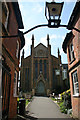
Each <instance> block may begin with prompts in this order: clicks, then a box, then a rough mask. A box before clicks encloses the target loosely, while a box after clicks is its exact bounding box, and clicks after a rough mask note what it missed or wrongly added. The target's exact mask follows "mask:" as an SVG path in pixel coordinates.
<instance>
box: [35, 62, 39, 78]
mask: <svg viewBox="0 0 80 120" xmlns="http://www.w3.org/2000/svg"><path fill="white" fill-rule="evenodd" d="M35 77H36V79H37V78H38V61H37V60H35Z"/></svg>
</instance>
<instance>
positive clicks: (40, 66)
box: [40, 60, 42, 73]
mask: <svg viewBox="0 0 80 120" xmlns="http://www.w3.org/2000/svg"><path fill="white" fill-rule="evenodd" d="M40 73H42V60H40Z"/></svg>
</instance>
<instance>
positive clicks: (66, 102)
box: [59, 89, 71, 113]
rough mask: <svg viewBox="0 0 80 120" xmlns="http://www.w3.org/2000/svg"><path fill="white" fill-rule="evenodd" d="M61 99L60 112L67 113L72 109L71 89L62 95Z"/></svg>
mask: <svg viewBox="0 0 80 120" xmlns="http://www.w3.org/2000/svg"><path fill="white" fill-rule="evenodd" d="M60 95H61V99H60V103H59V106H60V110H61V112H64V113H67V110H68V109H71V92H70V89H69V90H67V91H65V92H63V93H61V94H60Z"/></svg>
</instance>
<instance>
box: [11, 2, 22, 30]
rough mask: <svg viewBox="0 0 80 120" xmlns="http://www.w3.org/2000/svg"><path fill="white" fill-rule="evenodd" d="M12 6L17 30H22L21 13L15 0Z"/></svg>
mask: <svg viewBox="0 0 80 120" xmlns="http://www.w3.org/2000/svg"><path fill="white" fill-rule="evenodd" d="M12 5H13V9H14V12H15V15H16V19H17V23H18V29H24V25H23V22H22V16H21V12H20V9H19V4H18V2H17V0H16V2H12Z"/></svg>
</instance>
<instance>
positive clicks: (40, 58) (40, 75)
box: [20, 35, 69, 96]
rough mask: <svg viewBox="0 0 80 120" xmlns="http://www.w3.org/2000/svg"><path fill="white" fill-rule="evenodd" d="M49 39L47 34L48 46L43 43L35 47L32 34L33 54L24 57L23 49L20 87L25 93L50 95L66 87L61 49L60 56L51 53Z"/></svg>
mask: <svg viewBox="0 0 80 120" xmlns="http://www.w3.org/2000/svg"><path fill="white" fill-rule="evenodd" d="M49 40H50V38H49V35H47V47H46V46H45V45H43V44H42V43H40V44H38V45H37V46H36V47H34V35H32V45H31V55H30V56H28V57H26V58H24V50H23V53H22V57H21V68H20V81H21V84H20V87H21V91H22V92H23V93H28V92H31V93H32V95H42V96H49V94H51V93H53V92H55V93H58V92H61V91H63V89H64V88H63V87H64V85H63V84H64V82H63V79H62V76H63V75H62V62H61V55H60V52H59V49H58V57H55V56H53V55H51V45H50V44H49ZM66 79H67V76H66ZM68 87H69V85H68V84H67V88H68ZM67 88H66V89H67Z"/></svg>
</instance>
